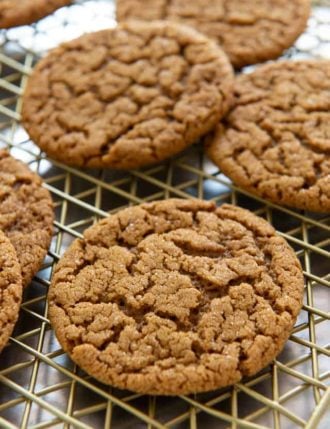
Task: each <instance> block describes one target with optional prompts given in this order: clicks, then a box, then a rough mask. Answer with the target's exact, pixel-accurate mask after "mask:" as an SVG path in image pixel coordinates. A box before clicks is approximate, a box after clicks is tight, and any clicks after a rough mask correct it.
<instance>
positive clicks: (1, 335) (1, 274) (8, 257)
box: [0, 231, 23, 352]
mask: <svg viewBox="0 0 330 429" xmlns="http://www.w3.org/2000/svg"><path fill="white" fill-rule="evenodd" d="M22 290H23V288H22V275H21V269H20V266H19V263H18V260H17V256H16V252H15V249H14V247H13V245H12V244H11V243H10V241H9V239H8V238H7V237H6V236H5V235H4V234H3V232H1V231H0V352H1V351H2V349H3V348H4V346H5V345H6V344H7V342H8V339H9V337H10V335H11V333H12V331H13V329H14V326H15V323H16V321H17V318H18V312H19V307H20V304H21V300H22Z"/></svg>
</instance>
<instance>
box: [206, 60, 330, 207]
mask: <svg viewBox="0 0 330 429" xmlns="http://www.w3.org/2000/svg"><path fill="white" fill-rule="evenodd" d="M235 98H236V103H235V107H234V108H233V109H232V110H231V112H230V113H229V115H228V116H227V117H226V119H225V120H224V121H223V123H222V125H221V124H220V125H219V126H218V127H217V129H216V131H215V132H214V134H213V136H211V137H210V139H208V143H207V146H208V154H209V155H210V157H211V158H212V159H213V161H214V162H215V163H216V164H217V165H218V166H219V167H220V168H221V170H222V171H223V173H224V174H226V175H227V176H229V177H230V178H231V179H232V180H233V181H234V182H235V183H237V184H238V185H239V186H241V187H242V188H244V189H246V190H248V191H250V192H252V193H254V194H257V195H259V196H261V197H263V198H265V199H269V200H271V201H273V202H276V203H278V204H284V205H288V206H292V207H296V208H300V209H305V210H311V211H319V212H328V211H330V61H297V62H294V61H286V62H280V63H276V64H271V65H266V66H263V67H260V68H259V69H257V70H256V71H255V72H253V73H251V74H248V75H242V76H240V77H238V79H237V81H236V86H235Z"/></svg>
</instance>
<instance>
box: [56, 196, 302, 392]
mask: <svg viewBox="0 0 330 429" xmlns="http://www.w3.org/2000/svg"><path fill="white" fill-rule="evenodd" d="M302 291H303V277H302V271H301V267H300V265H299V262H298V260H297V259H296V257H295V254H294V252H293V251H292V249H291V248H290V247H289V246H288V244H287V243H286V242H285V240H283V239H282V238H280V237H278V236H277V235H276V234H275V231H274V229H273V228H272V227H271V226H270V225H269V224H268V223H267V222H266V221H264V220H262V219H260V218H258V217H256V216H255V215H253V214H252V213H250V212H248V211H246V210H243V209H240V208H237V207H234V206H230V205H225V206H222V207H221V208H218V209H217V208H216V206H215V205H214V204H213V203H212V202H204V201H198V200H194V201H185V200H167V201H164V202H156V203H150V204H144V205H142V206H137V207H134V208H129V209H126V210H123V211H120V212H118V214H116V215H114V216H110V217H109V218H107V219H104V220H102V221H101V222H99V223H98V224H96V225H95V226H93V227H91V228H90V229H88V230H87V231H86V232H85V234H84V239H81V240H76V241H75V242H74V243H73V245H72V246H71V248H70V249H69V250H68V251H67V252H66V254H65V255H64V257H63V258H62V259H61V260H60V262H59V264H58V266H57V269H56V273H55V275H54V278H53V281H52V284H51V288H50V292H49V304H50V313H49V314H50V320H51V323H52V325H53V327H54V328H55V332H56V335H57V337H58V339H59V341H60V343H61V345H62V346H63V348H64V350H65V351H67V352H68V353H69V354H70V356H71V357H72V359H73V360H74V361H75V362H76V363H77V364H78V365H80V366H81V367H82V368H83V369H84V370H86V371H87V372H88V373H89V374H91V375H93V376H94V377H96V378H97V379H99V380H101V381H102V382H105V383H109V384H112V385H115V386H117V387H120V388H126V389H130V390H134V391H138V392H144V393H152V394H169V395H175V394H181V393H191V392H200V391H206V390H212V389H216V388H218V387H222V386H226V385H229V384H232V383H235V382H237V381H238V380H240V379H241V378H242V376H244V375H252V374H254V373H256V372H257V371H259V370H260V369H261V368H263V367H264V366H266V365H267V364H268V363H269V362H270V361H271V360H272V359H273V358H274V357H275V356H276V355H277V354H278V353H279V352H280V351H281V349H282V347H283V345H284V342H285V341H286V339H287V338H288V336H289V334H290V330H291V328H292V327H293V324H294V322H295V320H296V316H297V314H298V312H299V310H300V308H301V303H302Z"/></svg>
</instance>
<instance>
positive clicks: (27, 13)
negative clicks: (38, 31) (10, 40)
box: [0, 0, 72, 28]
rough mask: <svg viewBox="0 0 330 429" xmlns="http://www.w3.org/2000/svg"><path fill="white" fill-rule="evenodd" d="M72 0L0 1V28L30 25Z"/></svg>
mask: <svg viewBox="0 0 330 429" xmlns="http://www.w3.org/2000/svg"><path fill="white" fill-rule="evenodd" d="M71 2H72V0H0V28H10V27H16V26H18V25H27V24H32V23H33V22H35V21H38V20H39V19H41V18H43V17H44V16H47V15H49V14H50V13H52V12H54V11H55V10H56V9H59V8H60V7H62V6H65V5H67V4H69V3H71Z"/></svg>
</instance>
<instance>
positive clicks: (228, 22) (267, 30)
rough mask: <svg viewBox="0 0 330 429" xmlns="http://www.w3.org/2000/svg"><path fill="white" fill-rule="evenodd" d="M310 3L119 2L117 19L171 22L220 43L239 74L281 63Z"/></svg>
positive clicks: (262, 0)
mask: <svg viewBox="0 0 330 429" xmlns="http://www.w3.org/2000/svg"><path fill="white" fill-rule="evenodd" d="M309 14H310V1H309V0H290V1H287V0H258V1H256V0H244V1H242V0H193V1H187V0H117V19H118V20H119V21H123V20H127V19H142V20H146V21H152V20H154V19H168V20H171V21H174V22H180V23H183V24H186V25H190V26H192V27H194V28H196V29H197V30H199V31H201V32H202V33H204V34H206V35H207V36H209V37H211V38H212V39H214V40H216V41H217V42H218V43H219V44H220V45H221V46H222V47H223V49H224V50H225V51H226V52H227V54H228V56H229V58H230V60H231V62H232V63H233V65H234V66H235V67H237V68H240V67H243V66H246V65H249V64H256V63H259V62H262V61H266V60H270V59H273V58H277V57H279V56H280V55H281V54H282V53H283V51H284V50H285V49H287V48H289V47H290V46H292V45H293V43H294V42H295V40H296V39H297V37H298V36H299V35H300V34H301V33H302V32H303V31H304V29H305V27H306V23H307V20H308V17H309Z"/></svg>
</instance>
